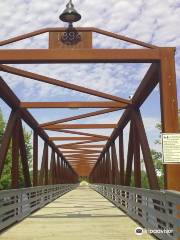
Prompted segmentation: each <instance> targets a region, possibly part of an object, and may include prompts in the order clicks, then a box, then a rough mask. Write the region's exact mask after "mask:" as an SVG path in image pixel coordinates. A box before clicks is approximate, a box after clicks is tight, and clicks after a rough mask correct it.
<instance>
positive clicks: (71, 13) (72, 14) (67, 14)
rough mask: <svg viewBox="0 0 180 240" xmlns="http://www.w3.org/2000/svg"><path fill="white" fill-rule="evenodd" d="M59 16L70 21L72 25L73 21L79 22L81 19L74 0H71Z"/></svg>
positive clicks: (65, 20)
mask: <svg viewBox="0 0 180 240" xmlns="http://www.w3.org/2000/svg"><path fill="white" fill-rule="evenodd" d="M59 18H60V20H61V21H63V22H68V23H69V25H72V23H73V22H77V21H79V20H80V19H81V15H80V14H79V13H78V12H77V11H76V10H75V8H74V4H73V3H72V0H70V1H69V2H68V4H67V5H66V9H65V10H64V11H63V12H62V13H61V15H60V16H59Z"/></svg>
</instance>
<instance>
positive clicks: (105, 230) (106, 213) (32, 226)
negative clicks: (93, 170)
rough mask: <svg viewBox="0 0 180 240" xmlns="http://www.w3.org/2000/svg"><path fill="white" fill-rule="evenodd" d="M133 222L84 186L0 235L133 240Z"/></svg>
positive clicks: (30, 239) (25, 239) (27, 239)
mask: <svg viewBox="0 0 180 240" xmlns="http://www.w3.org/2000/svg"><path fill="white" fill-rule="evenodd" d="M137 226H138V224H137V223H136V222H134V221H133V220H131V219H130V218H129V217H128V216H127V215H125V214H124V213H123V212H122V211H120V210H119V209H117V208H116V207H115V206H114V205H113V204H112V203H110V202H109V201H107V200H106V199H105V198H103V197H102V196H101V195H99V194H98V193H96V192H95V191H93V190H91V189H90V188H89V187H88V186H81V187H78V188H77V189H76V190H73V191H71V192H69V193H67V194H65V195H64V196H62V197H61V198H58V199H57V200H56V201H54V202H52V203H50V204H49V205H47V206H46V207H44V208H42V209H41V210H39V211H37V212H36V213H34V214H32V215H31V216H29V217H28V218H26V219H25V220H23V221H22V222H20V223H19V224H16V225H14V226H12V227H11V228H10V229H8V230H7V231H5V232H3V233H2V234H1V235H0V239H1V240H57V239H58V240H72V239H74V240H116V239H117V240H119V239H122V240H126V239H127V240H133V239H143V240H144V239H154V238H153V237H152V236H150V235H147V234H146V233H143V235H141V236H136V235H135V228H136V227H137Z"/></svg>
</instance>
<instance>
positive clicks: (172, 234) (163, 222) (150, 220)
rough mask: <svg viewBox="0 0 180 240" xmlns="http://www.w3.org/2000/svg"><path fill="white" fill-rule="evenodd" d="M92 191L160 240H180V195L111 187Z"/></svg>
mask: <svg viewBox="0 0 180 240" xmlns="http://www.w3.org/2000/svg"><path fill="white" fill-rule="evenodd" d="M91 188H92V189H94V190H95V191H97V192H99V193H100V194H101V195H103V196H104V197H105V198H107V199H108V200H110V201H111V202H112V203H114V204H115V205H116V206H117V207H118V208H120V209H122V210H123V211H124V212H125V213H127V215H129V216H130V217H131V218H133V219H134V220H136V221H137V222H139V223H140V224H141V225H142V226H143V227H144V228H145V229H146V230H147V231H148V232H149V233H152V234H153V235H155V236H156V237H157V238H158V239H163V240H166V239H167V240H175V239H180V193H179V192H176V191H154V190H147V189H140V188H133V187H126V186H119V185H110V184H92V185H91Z"/></svg>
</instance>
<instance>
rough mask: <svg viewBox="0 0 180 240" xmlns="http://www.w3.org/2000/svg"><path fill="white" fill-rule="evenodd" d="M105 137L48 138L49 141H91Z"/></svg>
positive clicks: (102, 139)
mask: <svg viewBox="0 0 180 240" xmlns="http://www.w3.org/2000/svg"><path fill="white" fill-rule="evenodd" d="M107 139H108V137H107V138H97V137H50V138H49V140H51V141H76V140H91V141H96V140H99V141H100V140H101V141H104V140H107Z"/></svg>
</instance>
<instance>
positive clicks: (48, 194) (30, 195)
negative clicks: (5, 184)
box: [0, 184, 77, 231]
mask: <svg viewBox="0 0 180 240" xmlns="http://www.w3.org/2000/svg"><path fill="white" fill-rule="evenodd" d="M76 187H77V184H59V185H49V186H38V187H31V188H23V189H13V190H5V191H4V190H3V191H0V231H1V230H3V229H4V228H7V227H8V226H10V225H11V224H13V223H16V222H19V221H21V220H22V219H23V218H25V217H27V216H28V215H30V214H31V213H32V212H34V211H36V210H37V209H40V208H42V207H44V206H45V205H46V204H48V203H50V202H52V201H53V200H55V199H56V198H58V197H60V196H62V195H63V194H65V193H67V192H69V191H71V190H73V189H75V188H76Z"/></svg>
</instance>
